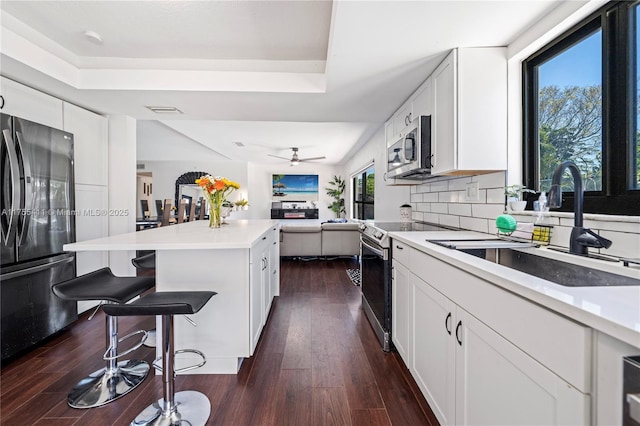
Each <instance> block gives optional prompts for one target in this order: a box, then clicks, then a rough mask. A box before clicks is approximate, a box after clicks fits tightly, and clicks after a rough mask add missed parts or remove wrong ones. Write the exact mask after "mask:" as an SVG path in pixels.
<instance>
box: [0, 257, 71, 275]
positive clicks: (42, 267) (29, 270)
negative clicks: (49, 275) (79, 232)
mask: <svg viewBox="0 0 640 426" xmlns="http://www.w3.org/2000/svg"><path fill="white" fill-rule="evenodd" d="M74 260H75V255H74V254H63V255H60V256H56V257H54V258H51V261H50V262H46V263H40V264H37V265H34V266H29V267H25V268H22V269H18V270H16V271H12V272H6V273H4V274H2V275H0V277H1V278H2V281H5V280H10V279H13V278H17V277H22V276H24V275H31V274H35V273H36V272H41V271H46V270H47V269H51V268H53V267H54V266H58V265H62V264H64V263H71V262H73V261H74ZM74 276H75V275H74Z"/></svg>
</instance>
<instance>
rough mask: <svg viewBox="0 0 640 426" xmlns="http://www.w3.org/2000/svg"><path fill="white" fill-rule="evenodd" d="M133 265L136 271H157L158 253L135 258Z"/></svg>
mask: <svg viewBox="0 0 640 426" xmlns="http://www.w3.org/2000/svg"><path fill="white" fill-rule="evenodd" d="M131 263H132V264H133V266H135V267H136V269H140V270H144V271H151V270H153V269H156V252H155V251H154V252H153V253H148V254H145V255H142V256H138V257H134V258H133V259H131Z"/></svg>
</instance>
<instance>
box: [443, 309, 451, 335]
mask: <svg viewBox="0 0 640 426" xmlns="http://www.w3.org/2000/svg"><path fill="white" fill-rule="evenodd" d="M450 321H451V312H449V313H448V314H447V317H446V318H445V319H444V328H445V329H446V330H447V333H449V336H451V322H450Z"/></svg>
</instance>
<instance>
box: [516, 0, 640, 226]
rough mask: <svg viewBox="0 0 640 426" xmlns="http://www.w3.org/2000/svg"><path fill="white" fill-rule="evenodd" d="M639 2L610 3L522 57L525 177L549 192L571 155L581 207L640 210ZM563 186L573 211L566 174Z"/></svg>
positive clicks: (570, 183)
mask: <svg viewBox="0 0 640 426" xmlns="http://www.w3.org/2000/svg"><path fill="white" fill-rule="evenodd" d="M637 8H638V2H614V3H609V4H607V5H606V6H605V7H604V8H602V9H601V10H599V11H598V12H596V13H595V14H594V15H592V16H591V17H589V18H588V19H587V20H585V21H583V22H581V23H580V24H579V25H577V26H576V27H574V28H573V29H571V30H570V31H568V32H567V33H565V34H564V35H562V36H561V37H559V38H558V39H556V40H555V41H554V42H552V43H550V44H549V45H548V46H546V47H545V48H543V49H542V50H540V51H539V52H536V53H535V54H534V55H532V56H531V57H530V58H528V59H527V60H526V61H525V63H524V70H523V71H524V112H525V113H524V132H525V133H524V138H523V139H524V153H525V156H524V171H525V176H524V177H525V182H524V183H525V185H526V186H527V187H529V188H535V189H537V190H538V191H548V190H549V188H550V186H551V177H552V176H553V172H554V170H555V169H556V167H557V166H558V165H559V164H560V163H562V162H564V161H568V160H569V161H573V162H574V163H575V164H576V165H577V166H578V168H579V169H580V171H581V175H582V181H583V188H584V194H585V198H584V211H585V212H590V213H605V214H606V213H608V214H633V215H640V191H638V190H639V189H640V145H639V142H638V135H639V134H640V128H639V127H638V119H637V118H638V102H637V101H638V98H639V96H640V92H639V91H638V84H637V82H638V79H639V78H640V74H638V68H639V67H638V63H637V61H638V57H639V55H638V54H637V46H638V44H639V43H638V40H637V37H638V31H637V28H638V17H637V13H636V10H637ZM562 187H563V194H565V200H564V202H563V206H562V210H565V211H571V210H573V194H572V191H573V181H572V179H570V178H568V179H566V181H565V180H563V182H562ZM564 191H567V192H566V193H565V192H564Z"/></svg>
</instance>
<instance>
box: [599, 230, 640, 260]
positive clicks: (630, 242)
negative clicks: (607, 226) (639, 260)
mask: <svg viewBox="0 0 640 426" xmlns="http://www.w3.org/2000/svg"><path fill="white" fill-rule="evenodd" d="M599 234H600V235H601V236H603V237H605V238H607V239H609V240H611V241H612V242H613V244H611V247H609V248H608V249H601V250H600V253H602V254H609V255H611V256H618V257H631V258H636V257H638V253H640V235H639V234H630V233H626V232H616V231H607V230H601V231H600V232H599Z"/></svg>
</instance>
